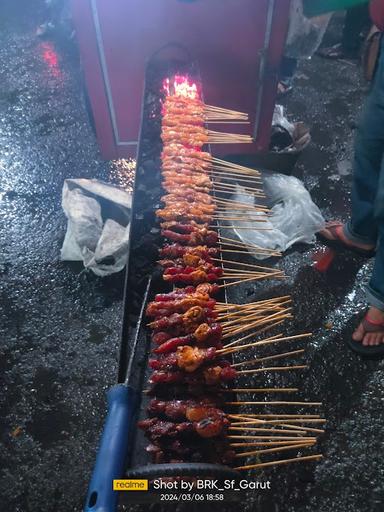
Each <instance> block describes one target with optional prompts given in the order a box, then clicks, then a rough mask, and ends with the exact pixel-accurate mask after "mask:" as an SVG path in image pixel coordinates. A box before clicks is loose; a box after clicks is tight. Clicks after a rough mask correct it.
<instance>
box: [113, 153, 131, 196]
mask: <svg viewBox="0 0 384 512" xmlns="http://www.w3.org/2000/svg"><path fill="white" fill-rule="evenodd" d="M135 170H136V160H135V159H134V158H128V159H125V158H120V159H119V160H112V161H111V170H110V178H111V179H112V180H113V181H114V182H115V183H117V185H119V187H122V188H124V189H125V190H126V191H127V192H132V190H133V183H134V181H135Z"/></svg>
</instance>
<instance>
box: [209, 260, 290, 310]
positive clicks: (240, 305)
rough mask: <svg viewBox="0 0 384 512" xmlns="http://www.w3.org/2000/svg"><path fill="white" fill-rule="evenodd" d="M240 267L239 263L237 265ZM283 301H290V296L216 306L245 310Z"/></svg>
mask: <svg viewBox="0 0 384 512" xmlns="http://www.w3.org/2000/svg"><path fill="white" fill-rule="evenodd" d="M239 264H240V265H241V263H239ZM265 268H266V269H268V268H269V267H265ZM285 299H291V296H290V295H282V296H280V297H273V298H272V299H264V300H258V301H255V302H249V303H247V304H235V303H233V302H232V303H231V302H220V301H217V302H216V305H217V306H222V307H224V308H228V307H233V308H240V309H242V308H246V307H250V306H252V305H253V304H269V303H270V302H276V301H279V300H285Z"/></svg>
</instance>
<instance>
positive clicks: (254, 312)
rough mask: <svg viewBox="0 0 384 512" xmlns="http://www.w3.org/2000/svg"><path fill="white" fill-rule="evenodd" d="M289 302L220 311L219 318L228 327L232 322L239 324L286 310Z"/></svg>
mask: <svg viewBox="0 0 384 512" xmlns="http://www.w3.org/2000/svg"><path fill="white" fill-rule="evenodd" d="M286 305H287V303H285V304H281V305H280V304H276V305H275V306H274V305H272V304H271V305H267V306H264V307H259V308H254V309H251V308H249V309H245V310H244V311H232V312H230V313H225V314H224V313H218V315H217V318H218V319H219V320H220V322H222V323H223V324H225V326H226V327H230V326H231V324H234V325H239V323H240V324H241V323H243V322H249V320H252V319H253V318H260V317H262V318H265V317H266V316H269V315H270V314H272V313H276V312H284V311H285V309H286V308H285V307H284V306H286Z"/></svg>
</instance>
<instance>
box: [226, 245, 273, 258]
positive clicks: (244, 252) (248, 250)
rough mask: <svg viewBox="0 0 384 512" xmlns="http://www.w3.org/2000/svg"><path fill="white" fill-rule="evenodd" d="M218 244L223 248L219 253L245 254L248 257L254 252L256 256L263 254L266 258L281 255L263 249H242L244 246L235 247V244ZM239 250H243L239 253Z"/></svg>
mask: <svg viewBox="0 0 384 512" xmlns="http://www.w3.org/2000/svg"><path fill="white" fill-rule="evenodd" d="M219 244H220V245H221V246H224V249H220V251H221V252H234V253H240V254H245V255H249V253H250V252H255V253H256V254H264V255H266V256H270V257H272V256H276V257H277V256H279V257H280V256H281V253H280V252H273V251H269V250H264V249H261V248H260V247H244V246H241V245H235V244H231V243H228V242H219ZM228 247H230V248H231V249H228ZM240 249H243V250H242V251H240Z"/></svg>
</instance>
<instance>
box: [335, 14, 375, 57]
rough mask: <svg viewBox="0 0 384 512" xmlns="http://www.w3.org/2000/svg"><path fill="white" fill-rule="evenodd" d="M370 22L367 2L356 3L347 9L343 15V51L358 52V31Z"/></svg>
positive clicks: (354, 53)
mask: <svg viewBox="0 0 384 512" xmlns="http://www.w3.org/2000/svg"><path fill="white" fill-rule="evenodd" d="M370 24H371V21H370V17H369V7H368V4H364V5H358V6H356V7H352V8H351V9H348V10H347V14H346V15H345V21H344V28H343V38H342V41H341V45H342V47H343V50H344V52H345V53H347V54H349V55H356V54H357V53H358V52H359V49H360V45H361V39H360V32H362V31H363V30H364V29H365V28H367V27H369V26H370Z"/></svg>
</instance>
